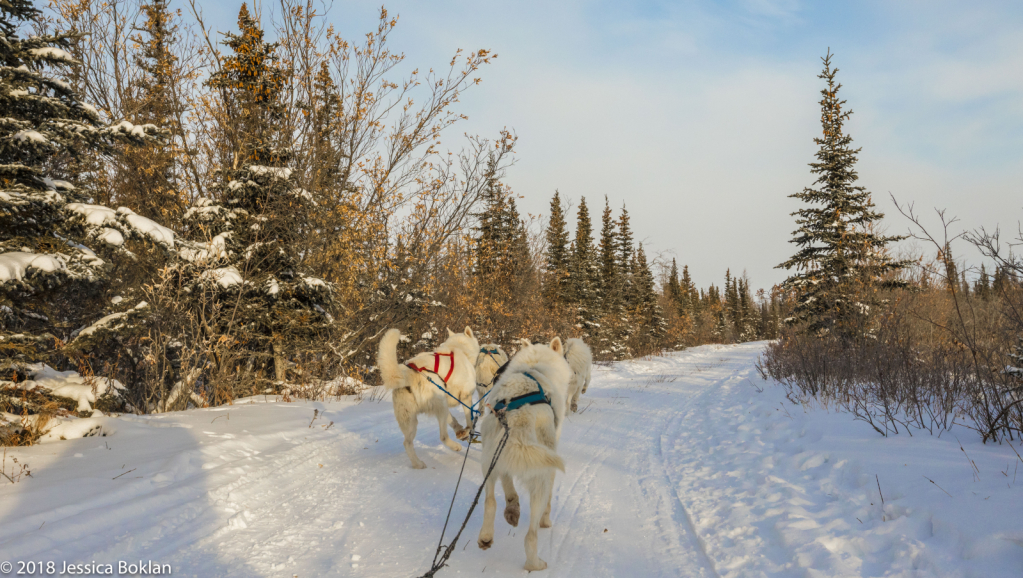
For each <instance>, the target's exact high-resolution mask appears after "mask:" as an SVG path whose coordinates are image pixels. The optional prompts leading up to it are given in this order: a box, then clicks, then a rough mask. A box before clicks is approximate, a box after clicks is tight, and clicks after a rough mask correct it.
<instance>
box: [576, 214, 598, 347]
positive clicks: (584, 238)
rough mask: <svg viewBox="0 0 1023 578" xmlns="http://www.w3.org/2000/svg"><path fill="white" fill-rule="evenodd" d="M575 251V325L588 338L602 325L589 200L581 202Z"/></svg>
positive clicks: (594, 334) (577, 216)
mask: <svg viewBox="0 0 1023 578" xmlns="http://www.w3.org/2000/svg"><path fill="white" fill-rule="evenodd" d="M573 249H574V250H573V252H572V257H571V263H570V265H569V274H570V279H571V282H570V284H569V287H570V291H569V295H570V300H571V303H572V305H573V306H574V307H575V311H576V319H575V325H576V327H577V328H579V329H580V330H582V332H583V336H584V337H595V336H596V331H597V329H598V328H599V326H600V324H599V321H598V309H599V302H598V292H597V283H598V282H599V278H598V269H597V262H596V255H595V254H594V249H593V224H592V222H591V221H590V211H589V209H588V208H587V206H586V197H582V199H581V200H580V201H579V212H578V213H577V215H576V227H575V241H574V242H573Z"/></svg>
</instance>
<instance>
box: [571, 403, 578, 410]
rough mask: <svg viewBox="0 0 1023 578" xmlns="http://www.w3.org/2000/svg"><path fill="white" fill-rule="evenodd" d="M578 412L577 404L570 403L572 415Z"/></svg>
mask: <svg viewBox="0 0 1023 578" xmlns="http://www.w3.org/2000/svg"><path fill="white" fill-rule="evenodd" d="M578 411H579V404H578V403H575V402H572V413H577V412H578Z"/></svg>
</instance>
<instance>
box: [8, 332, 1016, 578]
mask: <svg viewBox="0 0 1023 578" xmlns="http://www.w3.org/2000/svg"><path fill="white" fill-rule="evenodd" d="M762 347H763V344H762V343H761V344H743V345H739V346H704V347H699V348H693V349H690V350H687V351H685V352H681V353H677V354H672V355H670V356H667V357H657V358H652V359H643V360H638V361H632V362H622V363H617V364H614V365H607V366H605V365H601V366H597V367H595V368H594V378H593V383H592V384H591V386H590V389H589V391H588V392H587V393H586V394H584V395H583V397H582V399H581V402H580V409H581V411H580V413H577V414H570V415H569V416H568V417H567V422H566V424H565V426H564V434H563V437H562V440H561V443H560V445H559V453H561V455H562V456H563V457H564V458H565V462H566V469H567V472H566V473H564V474H561V473H559V474H558V476H557V480H556V482H555V487H554V499H553V503H552V511H551V518H552V519H553V522H554V525H553V527H552V528H550V529H542V530H540V535H539V551H540V552H539V553H540V556H541V557H542V558H544V559H545V560H546V561H547V562H548V564H549V569H548V570H547V572H546V573H541V574H539V575H541V576H551V577H555V576H588V577H593V578H596V577H603V576H702V577H727V578H732V577H765V576H770V577H792V578H795V577H800V578H802V577H807V578H816V577H842V578H845V577H865V576H886V577H906V578H910V577H929V576H942V577H957V578H958V577H962V578H972V577H977V578H979V577H984V578H1002V577H1006V578H1008V577H1013V578H1015V577H1017V576H1019V572H1020V568H1021V567H1023V531H1021V529H1020V527H1019V520H1020V519H1021V518H1023V500H1020V499H1019V497H1018V495H1017V494H1018V493H1019V492H1020V491H1023V488H1020V489H1016V487H1015V485H1016V483H1020V484H1021V485H1023V474H1021V475H1020V476H1019V477H1017V478H1015V479H1014V476H1015V475H1016V471H1015V469H1014V464H1016V463H1018V461H1019V460H1018V459H1017V457H1016V455H1015V453H1014V452H1013V450H1012V448H1010V447H1008V445H994V444H988V445H984V444H982V443H980V442H979V441H978V439H977V436H976V435H971V433H970V432H968V431H959V432H950V433H953V434H955V435H958V438H959V440H962V442H963V450H960V447H959V444H958V442H957V441H956V439H955V438H954V437H952V436H951V435H949V434H948V433H946V434H945V435H943V436H942V437H941V438H940V439H939V438H937V437H931V436H928V435H924V434H921V433H917V435H915V436H913V437H909V436H896V437H892V438H888V439H885V438H882V437H880V436H878V435H877V434H876V433H875V432H874V431H873V430H872V429H870V427H869V426H868V425H866V424H863V423H861V422H855V421H853V420H852V418H851V417H850V416H848V415H846V414H833V413H828V412H826V411H823V410H820V409H811V408H803V407H800V406H794V405H792V404H791V403H789V402H788V401H786V400H785V397H784V395H783V392H782V390H781V388H780V387H779V386H778V385H777V384H774V383H769V382H765V381H763V380H762V379H761V378H760V377H759V376H758V374H757V372H756V370H755V368H754V366H753V363H754V361H755V360H756V358H757V356H758V355H759V354H760V352H761V351H762ZM758 389H762V390H763V391H762V392H758ZM314 410H315V412H316V413H315V417H314ZM458 413H460V412H458ZM88 419H89V421H88V422H85V421H84V420H79V421H82V422H83V423H81V425H77V424H76V427H77V428H79V429H78V430H76V433H87V432H88V431H94V432H96V433H93V436H102V435H103V434H104V433H106V434H107V435H106V437H88V438H80V439H69V440H67V441H62V442H60V443H59V444H44V445H41V446H35V447H29V448H9V449H8V457H9V458H10V457H17V458H18V460H19V462H21V463H28V464H30V466H31V470H32V477H31V478H24V479H23V480H22V481H20V482H18V483H16V484H0V552H3V553H4V557H5V558H6V559H10V560H30V559H32V560H38V559H43V560H46V559H55V560H75V561H79V560H80V561H86V562H88V561H95V562H97V563H115V562H116V561H117V560H135V559H143V560H148V559H152V560H153V561H154V562H157V563H170V564H172V565H173V570H174V571H173V575H175V576H218V577H219V576H224V577H227V576H238V577H251V576H294V575H297V576H374V577H377V576H382V577H387V576H402V577H407V576H414V575H419V574H421V573H423V572H424V571H425V570H426V569H427V568H428V566H429V562H430V560H431V559H432V558H433V553H434V550H435V549H436V546H437V539H438V538H439V535H440V529H441V526H442V525H443V523H444V517H445V514H446V512H447V506H448V504H449V503H450V500H451V492H452V490H453V489H454V485H455V481H456V479H457V476H458V469H459V467H460V466H461V464H462V458H463V455H462V454H461V453H454V452H451V451H450V450H448V449H447V448H445V447H444V446H443V445H441V443H440V442H439V440H438V439H437V433H436V428H435V427H434V426H433V425H432V422H431V421H427V420H421V421H420V428H419V430H420V431H419V435H418V437H417V440H416V445H417V446H418V448H417V451H418V452H419V454H420V457H421V458H422V459H424V461H426V462H427V465H428V466H429V467H428V469H426V470H412V469H411V468H410V467H409V463H408V458H407V457H406V455H405V452H404V450H403V449H402V436H401V433H400V431H399V430H398V426H397V424H396V423H395V421H394V416H393V412H392V408H391V404H390V401H389V400H388V399H387V396H386V395H384V394H381V392H380V388H373V389H370V390H367V391H366V392H363V393H362V394H361V395H360V396H348V397H343V398H341V399H340V400H338V401H329V402H324V401H317V402H312V401H303V402H294V403H283V402H280V401H279V400H275V399H274V398H272V397H267V398H263V397H254V398H249V399H244V400H236V401H235V404H234V405H232V406H224V407H219V408H213V409H196V410H190V411H185V412H174V413H167V414H159V415H152V416H133V415H122V416H120V417H111V416H97V417H93V418H88ZM97 426H98V427H101V428H102V430H95V429H92V430H90V429H85V428H96V427H97ZM68 427H70V426H68ZM82 429H84V430H85V431H84V432H83V431H81V430H82ZM478 447H479V446H472V447H471V448H470V450H469V452H470V453H469V457H468V461H469V463H468V464H467V466H466V470H465V471H466V474H465V479H464V480H463V482H462V488H461V490H460V492H459V494H458V497H457V498H456V500H455V513H454V515H453V516H452V526H454V527H455V528H456V529H457V526H458V525H460V523H461V519H462V517H463V516H464V513H465V512H466V511H467V509H468V506H469V503H470V502H471V500H472V495H473V494H474V493H475V490H476V488H477V487H478V484H479V483H480V481H481V479H482V475H481V473H480V464H479V455H480V453H479V449H478ZM964 451H965V454H968V456H969V459H970V460H973V462H975V463H976V465H977V471H974V470H973V468H972V465H971V464H970V462H968V461H967V458H966V457H965V455H964ZM76 456H78V457H76ZM978 472H979V473H978ZM875 475H876V476H877V477H876V478H875ZM924 476H926V479H925V478H924ZM928 479H929V480H933V481H934V482H935V483H934V484H932V483H931V482H930V481H929V480H928ZM878 484H879V485H880V490H881V491H880V493H879V491H878ZM939 486H940V488H939ZM520 492H521V488H520ZM945 492H947V494H946V493H945ZM882 494H883V496H884V504H883V505H882V503H881V500H880V498H881V495H882ZM521 495H522V499H523V500H527V501H528V494H527V493H525V492H522V493H521ZM498 504H499V507H500V508H503V505H504V500H503V492H502V491H501V490H500V484H499V485H498ZM523 506H524V507H523V518H522V520H521V521H520V524H519V527H518V528H511V527H510V526H508V524H506V523H505V522H504V521H503V519H502V518H503V517H502V516H500V515H499V516H498V520H497V523H496V528H497V533H496V540H495V543H494V546H493V547H492V548H491V549H490V550H487V551H481V550H479V549H478V548H477V547H476V543H475V542H476V535H477V533H478V531H479V528H480V524H481V521H482V511H481V510H482V504H481V505H480V506H479V507H478V508H477V510H476V512H475V513H474V514H473V517H472V518H471V519H470V521H469V524H468V526H467V528H466V530H465V533H463V534H462V537H461V539H460V540H459V544H457V546H456V548H455V551H454V555H453V556H452V558H451V560H450V566H449V567H448V568H445V569H443V570H441V571H440V573H439V574H438V576H441V577H443V576H456V575H471V574H476V575H480V574H482V575H483V576H523V575H525V572H524V571H523V570H522V564H523V563H524V562H525V554H524V552H523V534H524V525H525V523H526V518H527V517H526V512H527V511H528V508H527V507H525V504H523ZM450 532H451V529H450V528H449V536H450V535H451V534H450ZM356 563H357V564H358V566H355V564H356Z"/></svg>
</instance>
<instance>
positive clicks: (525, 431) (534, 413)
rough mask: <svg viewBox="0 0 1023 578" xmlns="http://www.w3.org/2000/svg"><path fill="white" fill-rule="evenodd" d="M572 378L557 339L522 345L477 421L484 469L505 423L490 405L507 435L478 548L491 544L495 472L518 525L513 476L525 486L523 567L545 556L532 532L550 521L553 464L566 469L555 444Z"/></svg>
mask: <svg viewBox="0 0 1023 578" xmlns="http://www.w3.org/2000/svg"><path fill="white" fill-rule="evenodd" d="M571 378H572V370H571V368H569V366H568V362H566V361H565V357H564V346H563V345H562V344H561V339H559V338H557V337H555V338H554V340H553V341H551V343H550V346H547V345H528V346H525V347H523V349H522V350H521V351H519V352H518V353H517V354H516V355H515V357H513V358H512V360H511V363H509V364H508V369H507V370H506V371H505V372H504V375H502V376H501V378H500V379H498V381H497V384H496V385H495V386H494V390H493V391H492V392H491V394H490V396H489V400H488V401H489V403H488V405H490V406H491V407H492V408H493V411H489V412H487V414H486V415H485V416H483V419H482V422H481V424H480V431H481V432H482V435H483V459H482V460H481V465H482V467H483V475H486V474H487V470H489V469H490V463H491V462H492V461H493V459H494V454H495V453H496V451H497V446H498V444H499V443H500V441H501V438H503V437H504V427H503V426H502V425H501V422H500V421H499V420H498V418H497V416H496V415H495V414H494V412H495V411H500V412H504V415H505V416H506V417H505V419H506V421H507V423H508V441H507V442H506V444H505V446H504V450H503V451H502V452H501V455H500V457H499V458H498V460H497V463H496V465H495V466H494V471H493V473H492V474H491V475H490V477H488V478H487V482H486V491H487V497H486V501H485V503H484V511H483V527H482V528H481V529H480V535H479V539H478V540H477V542H476V543H477V544H478V545H479V547H480V548H481V549H483V550H486V549H487V548H490V547H491V546H492V545H493V544H494V516H495V515H496V512H497V499H496V498H495V496H494V486H495V485H496V483H497V478H498V477H500V478H501V486H502V487H503V488H504V497H505V501H506V504H505V509H504V519H505V520H506V521H507V522H508V523H509V524H511V525H512V526H518V524H519V512H520V510H519V496H518V494H517V493H516V492H515V485H514V482H513V478H518V480H519V481H520V482H522V483H524V484H525V486H526V488H527V489H528V490H529V531H528V532H527V533H526V566H525V568H526V570H543V569H545V568H547V562H544V561H543V560H541V559H540V557H539V556H537V554H536V532H537V529H538V528H541V527H542V528H549V527H550V526H551V518H550V512H551V491H552V490H553V488H554V475H555V473H556V471H557V470H561V471H565V463H564V461H563V460H562V459H561V457H560V456H559V455H558V453H557V450H558V439H559V438H560V437H561V424H562V422H563V421H564V420H565V400H566V399H567V393H568V382H569V380H570V379H571ZM545 507H546V510H545V509H544V508H545Z"/></svg>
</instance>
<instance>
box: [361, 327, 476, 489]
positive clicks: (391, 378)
mask: <svg viewBox="0 0 1023 578" xmlns="http://www.w3.org/2000/svg"><path fill="white" fill-rule="evenodd" d="M400 337H401V332H400V331H399V330H397V329H388V330H387V333H385V334H384V336H383V338H382V339H381V340H380V349H379V350H378V351H377V366H378V367H379V368H380V376H381V377H382V378H383V381H384V387H386V388H387V389H389V390H391V399H392V400H393V401H394V417H395V418H396V419H397V420H398V427H400V428H401V431H402V433H404V434H405V452H406V453H408V457H409V459H410V460H412V467H413V468H416V469H423V468H425V467H426V464H424V463H423V461H422V460H420V459H419V457H418V456H416V450H415V448H414V447H413V441H414V440H415V439H416V426H417V425H418V424H419V419H418V417H417V416H418V414H421V413H425V414H430V415H433V416H435V417H436V418H437V423H438V424H439V425H440V441H442V442H444V445H446V446H448V447H449V448H451V449H452V450H454V451H456V452H457V451H461V450H462V446H460V445H459V444H458V443H457V442H455V441H454V440H452V439H451V438H450V437H448V424H451V427H452V428H453V429H454V430H455V435H457V436H458V438H459V439H466V438H468V437H469V430H468V429H467V428H468V427H469V426H470V425H471V424H472V416H471V412H470V411H469V409H468V408H467V407H463V409H464V410H465V422H466V427H465V428H463V427H462V426H461V425H460V424H459V423H458V420H457V419H455V416H453V415H451V412H450V411H449V410H448V408H449V407H455V406H456V405H459V403H458V402H459V401H461V402H462V403H464V404H465V405H472V392H473V391H474V390H475V388H476V371H475V365H474V363H473V361H474V360H475V359H476V352H478V351H479V349H480V345H479V342H478V341H476V337H475V336H473V334H472V329H469V328H468V327H466V328H465V333H452V332H451V330H450V329H448V338H447V340H446V341H445V342H444V343H441V344H440V347H438V348H437V350H436V351H434V352H425V353H420V354H419V355H416V356H415V357H413V358H412V359H410V360H408V361H407V362H406V365H400V364H398V339H399V338H400ZM430 380H433V382H435V383H430ZM435 384H436V385H435ZM437 385H440V386H442V387H444V388H445V389H447V391H448V392H449V393H450V394H451V395H452V396H455V397H457V398H458V401H456V400H455V399H452V397H451V396H449V395H447V394H446V393H444V392H443V391H441V390H440V389H438V388H437Z"/></svg>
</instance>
